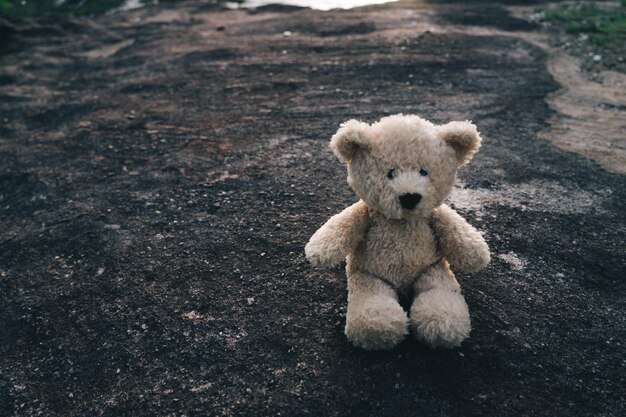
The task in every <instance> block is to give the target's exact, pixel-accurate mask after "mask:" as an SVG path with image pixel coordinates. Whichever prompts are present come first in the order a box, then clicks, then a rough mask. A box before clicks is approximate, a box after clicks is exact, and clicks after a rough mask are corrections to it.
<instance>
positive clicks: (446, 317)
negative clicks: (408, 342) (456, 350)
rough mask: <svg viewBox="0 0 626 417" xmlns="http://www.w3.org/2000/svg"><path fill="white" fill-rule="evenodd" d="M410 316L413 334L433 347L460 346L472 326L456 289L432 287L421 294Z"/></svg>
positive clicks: (462, 300) (463, 302)
mask: <svg viewBox="0 0 626 417" xmlns="http://www.w3.org/2000/svg"><path fill="white" fill-rule="evenodd" d="M410 316H411V327H412V328H413V330H414V331H415V337H417V339H418V340H421V341H422V342H425V343H426V344H428V345H430V346H432V347H435V348H437V347H442V348H451V347H456V346H459V345H461V342H462V341H463V340H465V339H466V338H467V337H468V336H469V333H470V330H471V325H470V317H469V310H468V308H467V303H466V302H465V299H464V298H463V296H462V295H461V293H459V292H458V291H453V290H449V289H441V288H434V289H432V290H428V291H426V292H424V293H422V294H420V295H419V296H418V297H417V298H416V299H415V301H414V302H413V305H412V306H411V314H410Z"/></svg>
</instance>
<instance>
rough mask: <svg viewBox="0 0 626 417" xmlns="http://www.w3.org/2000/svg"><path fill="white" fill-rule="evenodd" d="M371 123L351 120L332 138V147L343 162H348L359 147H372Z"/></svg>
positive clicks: (342, 125)
mask: <svg viewBox="0 0 626 417" xmlns="http://www.w3.org/2000/svg"><path fill="white" fill-rule="evenodd" d="M369 128H370V125H368V124H367V123H364V122H359V121H358V120H349V121H347V122H345V123H342V124H341V127H340V128H339V130H338V131H337V133H335V134H334V135H333V137H332V138H331V139H330V148H331V149H332V150H333V152H334V154H335V155H336V156H337V158H339V160H340V161H341V162H345V163H348V162H350V160H351V159H352V157H353V156H354V154H355V153H356V152H357V151H358V150H359V149H369V147H370V134H369Z"/></svg>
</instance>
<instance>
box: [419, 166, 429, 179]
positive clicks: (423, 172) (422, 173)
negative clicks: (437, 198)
mask: <svg viewBox="0 0 626 417" xmlns="http://www.w3.org/2000/svg"><path fill="white" fill-rule="evenodd" d="M420 175H421V176H422V177H425V176H426V175H428V172H426V170H425V169H424V168H422V169H420Z"/></svg>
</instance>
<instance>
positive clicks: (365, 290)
mask: <svg viewBox="0 0 626 417" xmlns="http://www.w3.org/2000/svg"><path fill="white" fill-rule="evenodd" d="M345 333H346V336H347V337H348V340H350V342H352V344H353V345H355V346H357V347H361V348H363V349H367V350H381V349H391V348H392V347H394V346H396V345H397V344H398V343H400V342H401V341H402V340H403V339H404V338H405V337H406V335H407V334H408V317H407V315H406V313H405V311H404V310H403V309H402V307H401V306H400V304H398V295H397V293H396V291H395V289H394V288H392V287H391V286H390V285H389V284H387V283H386V282H383V281H381V280H380V279H378V278H375V277H374V276H372V275H370V274H368V273H365V272H362V271H350V272H348V311H347V314H346V329H345Z"/></svg>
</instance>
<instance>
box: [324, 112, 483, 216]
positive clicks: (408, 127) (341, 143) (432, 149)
mask: <svg viewBox="0 0 626 417" xmlns="http://www.w3.org/2000/svg"><path fill="white" fill-rule="evenodd" d="M480 143H481V138H480V135H479V134H478V131H477V130H476V126H474V125H473V124H472V123H470V122H467V121H466V122H451V123H448V124H445V125H439V126H438V125H434V124H432V123H430V122H429V121H427V120H424V119H422V118H420V117H418V116H409V115H401V114H399V115H394V116H389V117H385V118H383V119H381V120H380V121H378V122H377V123H374V124H372V125H369V124H367V123H364V122H359V121H356V120H350V121H348V122H346V123H343V124H342V125H341V127H340V129H339V130H338V131H337V133H336V134H335V135H334V136H333V137H332V139H331V141H330V147H331V149H332V150H333V152H334V153H335V155H336V156H337V157H338V158H339V160H341V161H342V162H345V163H346V164H347V165H348V184H350V186H351V187H352V189H354V191H355V192H356V193H357V194H358V196H359V197H360V198H361V199H362V200H363V201H365V203H366V204H367V205H368V206H369V207H370V208H372V209H374V210H376V211H378V212H380V213H381V214H383V215H384V216H385V217H387V218H390V219H414V218H418V217H423V216H428V215H429V214H430V212H431V211H432V210H433V209H434V208H435V207H437V206H439V205H440V204H442V203H443V201H444V199H445V198H446V197H447V196H448V194H449V193H450V191H451V190H452V186H453V184H454V180H455V177H456V172H457V169H458V168H459V167H460V166H461V165H464V164H466V163H467V162H469V160H470V159H471V158H472V156H473V155H474V154H475V153H476V152H477V151H478V149H479V148H480Z"/></svg>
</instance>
